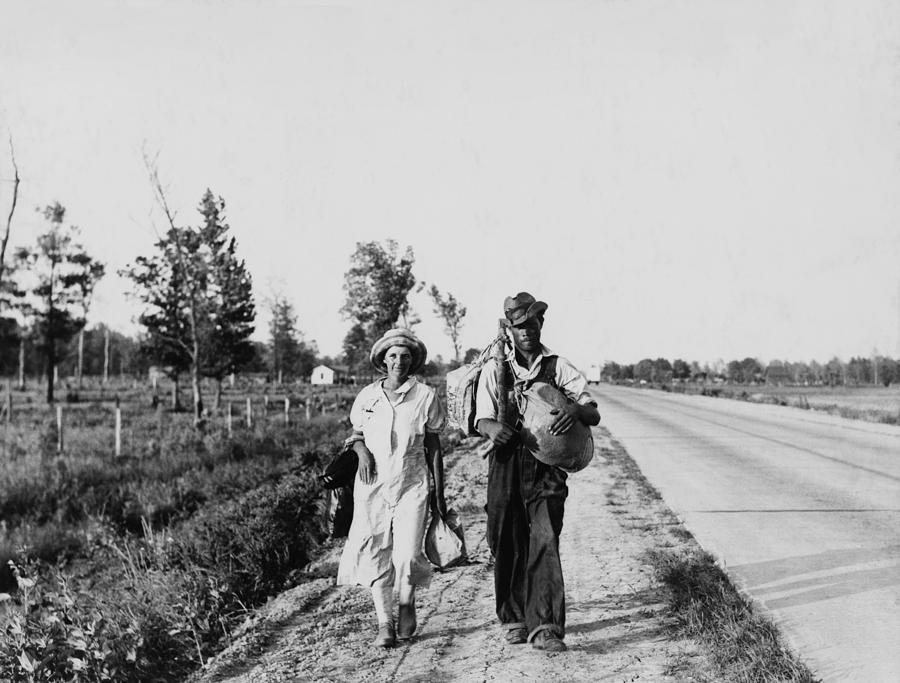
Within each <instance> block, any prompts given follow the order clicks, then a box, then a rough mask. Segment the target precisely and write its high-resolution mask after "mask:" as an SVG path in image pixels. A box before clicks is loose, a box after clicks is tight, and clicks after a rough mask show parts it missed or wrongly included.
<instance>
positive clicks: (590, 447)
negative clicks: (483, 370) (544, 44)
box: [517, 382, 594, 473]
mask: <svg viewBox="0 0 900 683" xmlns="http://www.w3.org/2000/svg"><path fill="white" fill-rule="evenodd" d="M517 398H518V399H519V401H520V404H521V405H520V406H519V410H520V412H521V414H522V430H521V432H520V435H521V438H522V443H523V444H524V445H525V447H526V448H527V449H528V450H529V451H530V452H531V454H532V455H533V456H534V457H535V458H537V459H538V460H540V461H541V462H543V463H546V464H547V465H553V466H555V467H559V468H560V469H562V470H565V471H566V472H570V473H571V472H578V471H579V470H583V469H584V468H585V467H587V466H588V464H589V463H590V462H591V460H592V459H593V457H594V438H593V437H592V436H591V428H590V427H588V426H587V425H585V424H583V423H581V422H580V421H578V420H576V421H575V424H573V425H572V426H571V427H570V428H569V429H568V430H567V431H566V432H565V433H563V434H551V433H550V431H549V430H550V425H552V424H553V422H554V421H555V420H556V418H557V417H559V415H558V414H556V415H554V414H553V413H552V412H551V411H553V410H554V409H557V408H561V407H563V406H564V405H566V403H571V399H569V398H568V397H567V396H566V395H565V394H563V393H562V392H561V391H560V390H559V389H557V388H556V387H554V386H553V385H551V384H548V383H546V382H535V383H533V384H532V385H531V386H530V387H528V388H527V389H525V390H524V391H522V392H521V394H519V395H518V396H517Z"/></svg>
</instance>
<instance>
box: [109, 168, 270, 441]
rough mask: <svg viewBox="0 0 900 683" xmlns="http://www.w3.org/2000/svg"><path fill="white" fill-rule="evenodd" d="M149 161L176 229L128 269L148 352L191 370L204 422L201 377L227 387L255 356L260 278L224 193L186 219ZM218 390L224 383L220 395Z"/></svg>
mask: <svg viewBox="0 0 900 683" xmlns="http://www.w3.org/2000/svg"><path fill="white" fill-rule="evenodd" d="M145 163H146V165H147V170H148V174H149V176H150V182H151V186H152V188H153V191H154V194H155V196H156V200H157V202H158V204H159V206H160V208H161V209H162V211H163V213H164V215H165V218H166V221H167V223H168V230H167V231H166V233H165V235H164V236H162V237H161V238H160V239H159V240H158V241H157V242H156V245H155V247H156V253H154V254H152V255H149V256H139V257H138V258H136V259H135V262H134V264H131V265H129V266H128V267H127V268H126V269H124V270H123V271H121V274H122V275H124V276H125V277H127V278H129V279H130V280H131V281H132V284H133V286H134V293H135V296H136V298H137V299H138V301H139V302H140V303H141V304H143V306H144V310H143V312H142V313H141V315H140V317H139V319H138V320H139V322H140V324H141V325H142V326H143V327H144V328H145V330H146V333H147V334H146V337H145V350H146V352H147V353H148V354H149V356H150V357H151V358H153V359H154V360H155V361H156V362H158V363H160V364H162V365H164V366H169V367H170V368H171V374H172V376H173V379H175V380H176V386H177V378H178V374H179V373H180V372H183V371H184V370H185V369H187V370H188V371H189V372H190V377H191V390H192V395H193V413H194V423H195V425H197V426H200V425H202V423H203V397H202V393H201V382H200V379H201V377H202V376H207V377H212V378H214V379H216V380H217V387H220V385H221V380H222V378H223V377H224V376H225V375H227V374H229V373H232V372H235V371H237V370H238V369H240V368H241V367H242V366H243V365H245V364H247V363H248V362H250V361H251V360H252V358H253V356H254V353H253V345H252V342H251V341H250V339H249V337H250V335H251V334H252V333H253V330H254V327H253V321H254V319H255V314H256V311H255V305H254V303H253V293H252V280H251V278H250V273H249V271H247V269H246V266H245V264H244V262H243V261H242V260H239V259H238V257H237V255H236V241H235V239H234V238H233V237H230V238H229V237H228V230H229V226H228V224H227V223H225V221H224V210H225V202H224V200H222V198H221V197H220V198H218V199H216V198H215V197H214V196H213V194H212V192H211V191H210V190H207V191H206V193H205V194H204V195H203V198H202V200H201V203H200V207H199V212H200V214H201V216H202V217H203V223H202V224H201V225H200V226H199V227H197V228H192V227H181V226H179V225H178V224H177V223H176V216H175V213H174V212H173V211H172V209H171V208H170V207H169V204H168V200H167V197H166V191H165V189H164V187H163V185H162V182H161V181H160V179H159V174H158V171H157V168H156V164H155V162H154V161H153V160H150V159H148V158H146V157H145ZM218 397H219V392H218V390H217V393H216V400H217V402H218Z"/></svg>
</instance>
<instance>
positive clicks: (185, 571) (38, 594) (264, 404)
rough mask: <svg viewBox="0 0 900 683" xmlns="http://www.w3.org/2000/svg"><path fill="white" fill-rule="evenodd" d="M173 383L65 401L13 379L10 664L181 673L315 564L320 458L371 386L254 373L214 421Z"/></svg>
mask: <svg viewBox="0 0 900 683" xmlns="http://www.w3.org/2000/svg"><path fill="white" fill-rule="evenodd" d="M168 389H169V387H167V386H165V385H164V384H162V383H161V384H160V386H159V387H158V390H157V392H154V391H153V390H152V388H151V387H150V386H149V385H148V384H147V383H146V382H144V383H142V384H141V383H135V382H131V381H122V382H111V383H109V384H108V385H106V386H99V383H96V382H86V383H85V386H84V387H83V388H82V389H80V390H78V392H77V396H76V395H75V393H76V392H75V390H73V389H71V388H70V389H68V390H66V389H65V388H61V389H60V391H59V394H58V396H59V398H60V399H63V400H62V401H61V402H59V403H58V404H56V406H47V405H46V404H45V403H44V402H43V390H42V388H41V387H39V386H38V385H36V384H35V385H32V386H31V387H29V389H28V390H27V391H24V392H20V391H16V390H13V391H12V392H11V398H12V401H11V402H12V411H11V415H9V416H8V415H7V414H3V415H2V417H0V632H2V633H3V636H4V637H3V638H0V681H5V680H72V679H73V678H77V680H92V681H93V680H113V681H147V680H178V679H179V678H183V677H184V676H185V675H186V674H187V673H188V672H190V671H192V670H194V669H196V668H197V667H199V666H201V665H202V663H203V662H204V661H205V660H206V659H207V658H208V657H209V656H211V655H212V654H213V653H215V652H217V651H218V650H219V649H220V648H221V647H222V646H223V645H224V644H225V643H227V641H228V638H229V633H230V631H231V629H233V628H234V626H235V624H236V623H238V622H239V621H240V620H241V619H242V618H243V617H244V615H245V614H246V613H247V612H248V610H249V609H251V608H252V607H253V606H254V605H257V604H259V603H260V602H262V601H264V600H265V599H266V598H267V597H268V596H269V595H271V594H273V593H276V592H278V591H280V590H282V589H284V588H285V587H286V586H290V585H296V584H297V583H301V582H302V581H303V580H304V575H303V573H302V572H301V571H300V568H301V567H303V566H304V565H305V564H306V563H307V562H308V561H309V559H310V558H311V557H312V556H313V555H314V554H315V552H317V549H318V547H319V545H320V544H321V543H322V542H323V541H324V540H325V538H326V523H325V522H326V520H325V516H324V511H325V494H324V491H323V490H322V488H321V485H320V484H319V483H318V479H317V475H318V474H319V473H320V472H321V470H322V468H323V466H324V464H325V463H326V462H327V461H328V460H329V458H330V457H331V455H332V454H333V453H334V452H335V450H336V449H337V448H338V447H339V445H340V443H341V441H342V440H343V439H344V438H345V437H346V435H347V432H348V422H347V413H348V411H349V406H350V404H351V402H352V399H353V396H354V395H355V393H356V391H357V389H356V388H354V387H328V388H320V387H315V388H313V387H310V386H309V385H296V386H288V385H286V386H284V387H275V386H272V385H265V384H260V383H247V382H243V383H242V382H240V381H239V382H237V383H236V384H235V386H234V387H226V388H225V389H224V391H223V393H222V396H221V400H220V401H219V406H218V409H217V410H212V409H211V410H210V411H209V416H208V419H207V423H206V426H205V428H204V429H203V430H202V431H198V430H197V429H195V428H194V426H193V424H192V418H191V414H190V413H189V412H183V411H173V410H171V408H170V405H169V403H168V401H167V397H168V396H169V394H168V393H167V391H168ZM204 391H205V393H204V401H205V403H206V405H208V406H210V407H212V406H213V404H214V398H213V396H214V392H213V391H212V390H211V387H207V388H205V390H204ZM154 397H155V398H154ZM286 397H287V398H288V399H289V401H288V403H287V404H286V403H285V398H286ZM66 398H68V400H69V402H65V399H66ZM190 400H191V398H190V393H189V392H187V391H184V390H182V394H181V402H182V405H185V404H190ZM6 404H7V399H6V396H4V397H3V405H4V406H5V405H6ZM248 405H249V407H250V419H249V420H248V419H247V407H248ZM285 407H287V412H285ZM60 409H61V413H62V425H63V429H62V434H63V438H62V439H60V430H59V422H58V420H59V415H60V412H59V410H60ZM117 409H118V413H119V425H120V429H119V431H118V438H117V437H116V434H117V431H116V412H117ZM229 413H230V415H231V417H230V419H229ZM8 418H9V419H8ZM117 452H118V455H117ZM16 588H18V590H16Z"/></svg>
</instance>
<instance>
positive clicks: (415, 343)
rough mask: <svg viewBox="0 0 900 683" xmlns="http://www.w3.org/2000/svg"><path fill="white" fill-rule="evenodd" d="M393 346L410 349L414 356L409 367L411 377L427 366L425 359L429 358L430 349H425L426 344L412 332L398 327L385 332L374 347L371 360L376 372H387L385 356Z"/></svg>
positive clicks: (370, 355) (370, 356)
mask: <svg viewBox="0 0 900 683" xmlns="http://www.w3.org/2000/svg"><path fill="white" fill-rule="evenodd" d="M392 346H405V347H406V348H408V349H409V352H410V353H411V354H412V365H410V367H409V374H410V375H412V374H415V373H416V372H418V371H419V370H421V369H422V366H424V365H425V359H426V358H427V357H428V349H426V348H425V344H423V343H422V342H421V341H420V340H419V338H418V337H416V335H414V334H413V333H412V332H411V331H410V330H407V329H405V328H402V327H396V328H394V329H393V330H388V331H387V332H385V333H384V334H383V335H381V339H379V340H378V341H376V342H375V344H373V345H372V352H371V353H370V354H369V360H370V361H372V365H374V366H375V369H376V370H380V371H381V372H384V371H385V366H384V354H386V353H387V350H388V349H389V348H391V347H392Z"/></svg>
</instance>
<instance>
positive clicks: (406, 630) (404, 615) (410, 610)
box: [397, 604, 416, 640]
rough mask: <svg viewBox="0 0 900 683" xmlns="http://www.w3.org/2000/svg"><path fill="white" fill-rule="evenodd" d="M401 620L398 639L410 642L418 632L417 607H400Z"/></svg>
mask: <svg viewBox="0 0 900 683" xmlns="http://www.w3.org/2000/svg"><path fill="white" fill-rule="evenodd" d="M399 616H400V619H399V620H398V623H397V639H398V640H409V639H410V638H412V637H413V634H414V633H415V632H416V606H415V604H412V605H400V615H399Z"/></svg>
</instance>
